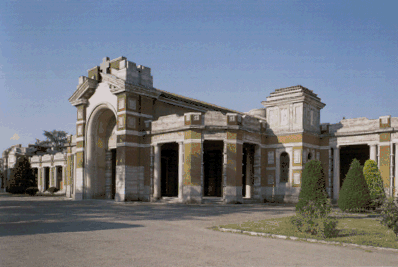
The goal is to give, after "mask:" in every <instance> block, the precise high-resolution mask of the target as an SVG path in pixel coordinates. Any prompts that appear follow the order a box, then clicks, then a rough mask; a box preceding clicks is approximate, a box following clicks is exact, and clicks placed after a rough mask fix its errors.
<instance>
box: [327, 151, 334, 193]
mask: <svg viewBox="0 0 398 267" xmlns="http://www.w3.org/2000/svg"><path fill="white" fill-rule="evenodd" d="M328 151H329V183H328V184H329V186H328V195H329V197H330V198H332V197H333V196H332V174H333V172H332V169H333V165H332V164H333V154H332V148H329V149H328Z"/></svg>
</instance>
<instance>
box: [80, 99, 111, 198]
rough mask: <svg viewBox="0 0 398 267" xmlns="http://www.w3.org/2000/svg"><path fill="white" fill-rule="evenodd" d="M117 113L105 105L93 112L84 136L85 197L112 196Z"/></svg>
mask: <svg viewBox="0 0 398 267" xmlns="http://www.w3.org/2000/svg"><path fill="white" fill-rule="evenodd" d="M115 131H116V116H115V112H114V111H112V110H111V109H110V108H109V107H108V106H107V105H105V104H103V105H100V106H98V107H97V108H96V109H95V110H94V111H93V113H92V115H91V117H90V120H89V124H88V128H87V135H86V143H87V150H86V151H87V156H86V165H85V166H86V170H87V171H86V175H85V179H84V198H108V199H109V198H114V196H115V192H114V190H112V189H113V188H115V180H116V171H115V169H116V166H115V165H116V164H115V163H116V132H115Z"/></svg>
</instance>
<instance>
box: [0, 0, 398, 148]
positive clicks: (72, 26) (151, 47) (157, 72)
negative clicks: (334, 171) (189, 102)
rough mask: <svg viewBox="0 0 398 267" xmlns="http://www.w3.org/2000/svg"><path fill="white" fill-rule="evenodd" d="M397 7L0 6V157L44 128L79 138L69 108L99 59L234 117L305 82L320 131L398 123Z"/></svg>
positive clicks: (220, 3)
mask: <svg viewBox="0 0 398 267" xmlns="http://www.w3.org/2000/svg"><path fill="white" fill-rule="evenodd" d="M397 8H398V1H365V0H362V1H281V0H280V1H265V0H263V1H233V0H229V1H149V0H145V1H118V0H113V1H56V0H53V1H45V0H43V1H33V0H25V1H8V0H3V1H1V3H0V151H3V150H4V149H6V148H7V147H10V146H11V145H13V144H18V143H21V144H22V145H24V146H26V145H27V144H29V143H34V141H35V138H39V139H43V138H44V137H43V130H54V129H57V130H65V131H67V132H68V133H71V134H75V122H76V108H75V107H73V106H72V105H70V103H69V102H68V98H69V97H70V96H71V95H72V94H73V92H74V91H75V90H76V86H77V84H78V77H79V76H82V75H87V70H88V69H90V68H92V67H94V66H97V65H99V64H100V63H101V61H102V58H103V57H105V56H108V57H110V58H111V59H112V58H116V57H119V56H125V57H127V58H128V59H129V60H130V61H133V62H135V63H137V64H140V65H144V66H148V67H150V68H151V69H152V75H153V78H154V86H155V87H156V88H159V89H162V90H166V91H169V92H173V93H177V94H181V95H185V96H189V97H192V98H196V99H199V100H202V101H207V102H210V103H214V104H216V105H220V106H224V107H228V108H231V109H235V110H239V111H243V112H246V111H249V110H250V109H253V108H260V107H262V105H261V101H263V100H266V97H267V96H269V94H270V93H271V92H272V91H273V90H274V89H277V88H282V87H288V86H293V85H297V84H301V85H303V86H305V87H307V88H309V89H311V90H313V91H314V92H315V93H316V94H318V96H319V97H320V98H321V99H322V101H323V102H324V103H326V107H325V108H324V109H323V110H322V112H321V122H330V123H337V122H339V121H340V120H341V119H342V118H343V117H346V118H357V117H367V118H369V119H375V118H378V117H379V116H383V115H391V116H394V117H397V116H398V101H397V100H398V99H397V97H396V96H397V94H396V90H397V79H398V78H397V77H398V75H397V73H398V64H397V62H398V17H397V16H396V10H397Z"/></svg>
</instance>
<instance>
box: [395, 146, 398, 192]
mask: <svg viewBox="0 0 398 267" xmlns="http://www.w3.org/2000/svg"><path fill="white" fill-rule="evenodd" d="M394 145H395V153H397V151H398V144H394ZM397 166H398V157H397V156H395V181H394V186H395V196H397V195H398V167H397Z"/></svg>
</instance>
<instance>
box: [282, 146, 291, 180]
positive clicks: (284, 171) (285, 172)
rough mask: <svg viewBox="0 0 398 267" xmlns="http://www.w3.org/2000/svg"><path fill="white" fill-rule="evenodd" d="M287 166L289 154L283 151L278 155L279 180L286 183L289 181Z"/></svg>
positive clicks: (288, 164)
mask: <svg viewBox="0 0 398 267" xmlns="http://www.w3.org/2000/svg"><path fill="white" fill-rule="evenodd" d="M289 166H290V159H289V154H287V153H286V152H283V153H282V154H281V157H280V176H279V177H280V179H279V182H281V183H287V182H288V181H289Z"/></svg>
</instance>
